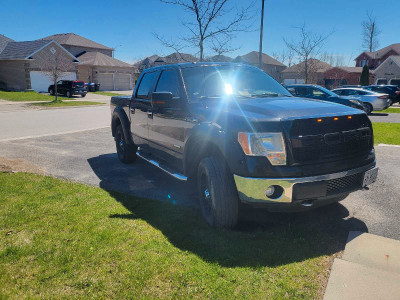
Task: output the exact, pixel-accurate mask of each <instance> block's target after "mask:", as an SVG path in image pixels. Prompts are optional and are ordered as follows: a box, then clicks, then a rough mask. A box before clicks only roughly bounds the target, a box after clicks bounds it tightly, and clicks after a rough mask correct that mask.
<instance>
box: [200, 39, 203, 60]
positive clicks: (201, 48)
mask: <svg viewBox="0 0 400 300" xmlns="http://www.w3.org/2000/svg"><path fill="white" fill-rule="evenodd" d="M199 46H200V61H203V55H204V54H203V52H204V45H203V39H202V38H201V39H200V43H199Z"/></svg>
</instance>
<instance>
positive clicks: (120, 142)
mask: <svg viewBox="0 0 400 300" xmlns="http://www.w3.org/2000/svg"><path fill="white" fill-rule="evenodd" d="M115 146H116V148H117V154H118V159H119V160H120V161H121V162H122V163H124V164H130V163H133V162H134V161H135V160H136V157H137V156H136V150H137V148H136V146H135V145H132V144H128V143H127V142H126V140H125V135H124V130H123V129H122V126H121V125H118V127H117V129H116V132H115Z"/></svg>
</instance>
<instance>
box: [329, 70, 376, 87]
mask: <svg viewBox="0 0 400 300" xmlns="http://www.w3.org/2000/svg"><path fill="white" fill-rule="evenodd" d="M362 69H363V68H362V67H334V68H331V69H329V70H327V71H326V72H325V76H324V77H325V86H326V87H327V88H336V87H338V86H341V85H358V84H360V77H361V72H362ZM369 74H370V76H369V79H370V84H372V83H373V82H374V79H373V78H374V71H373V70H370V72H369Z"/></svg>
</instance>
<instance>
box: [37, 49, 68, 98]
mask: <svg viewBox="0 0 400 300" xmlns="http://www.w3.org/2000/svg"><path fill="white" fill-rule="evenodd" d="M73 66H74V65H73V62H72V59H69V58H67V57H66V56H65V55H62V53H61V51H60V50H57V49H56V48H54V47H52V48H51V49H50V54H49V55H48V56H47V57H46V59H45V60H44V61H43V62H42V64H41V68H40V69H41V70H42V71H43V72H44V73H45V75H46V76H47V77H48V78H49V79H50V80H51V81H52V82H53V84H54V95H55V102H58V96H57V81H58V80H59V79H61V78H62V77H63V75H65V73H66V72H68V71H70V70H71V69H72V68H73Z"/></svg>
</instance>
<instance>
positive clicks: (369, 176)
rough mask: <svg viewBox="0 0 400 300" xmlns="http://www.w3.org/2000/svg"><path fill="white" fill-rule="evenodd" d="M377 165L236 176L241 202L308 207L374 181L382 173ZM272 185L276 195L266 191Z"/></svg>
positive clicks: (358, 188)
mask: <svg viewBox="0 0 400 300" xmlns="http://www.w3.org/2000/svg"><path fill="white" fill-rule="evenodd" d="M375 165H376V164H375V162H373V163H372V164H368V165H366V166H362V167H359V168H356V169H352V170H348V171H343V172H339V173H333V174H325V175H318V176H312V177H301V178H251V177H241V176H238V175H234V178H235V183H236V187H237V190H238V194H239V198H240V200H241V202H244V203H250V204H284V205H283V207H289V206H291V205H292V206H303V207H307V206H314V205H313V204H314V203H318V202H329V200H330V199H334V198H337V197H338V196H341V195H346V194H348V193H351V192H354V191H356V190H360V189H362V188H363V187H365V186H367V185H369V184H371V183H373V182H374V181H376V176H377V172H378V168H377V167H376V166H375ZM271 186H273V187H274V190H275V194H274V195H272V196H271V197H268V196H267V195H266V191H267V189H268V188H269V187H271ZM290 204H291V205H290ZM272 206H273V205H272Z"/></svg>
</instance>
